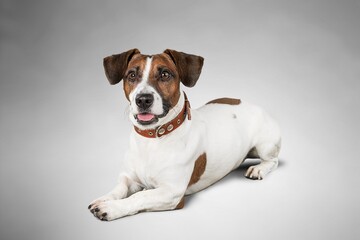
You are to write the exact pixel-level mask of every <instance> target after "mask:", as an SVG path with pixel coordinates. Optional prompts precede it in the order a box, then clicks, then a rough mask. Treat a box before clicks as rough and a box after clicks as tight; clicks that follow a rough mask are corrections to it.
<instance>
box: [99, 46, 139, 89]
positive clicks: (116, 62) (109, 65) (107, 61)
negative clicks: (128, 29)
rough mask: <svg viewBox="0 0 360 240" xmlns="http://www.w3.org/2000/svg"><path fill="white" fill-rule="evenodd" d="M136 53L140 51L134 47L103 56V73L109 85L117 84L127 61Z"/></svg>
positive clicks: (121, 77) (123, 72)
mask: <svg viewBox="0 0 360 240" xmlns="http://www.w3.org/2000/svg"><path fill="white" fill-rule="evenodd" d="M137 53H140V51H139V50H138V49H136V48H134V49H131V50H129V51H126V52H123V53H120V54H116V55H112V56H108V57H106V58H104V68H105V74H106V77H107V79H108V80H109V82H110V84H111V85H114V84H117V83H119V82H120V81H121V79H123V77H124V74H125V71H126V68H127V66H128V63H129V62H130V60H131V58H132V57H133V56H134V55H135V54H137Z"/></svg>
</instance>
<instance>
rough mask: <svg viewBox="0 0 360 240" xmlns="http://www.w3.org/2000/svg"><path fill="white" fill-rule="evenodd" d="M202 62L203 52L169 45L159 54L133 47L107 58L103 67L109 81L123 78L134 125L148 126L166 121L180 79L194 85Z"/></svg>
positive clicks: (174, 101)
mask: <svg viewBox="0 0 360 240" xmlns="http://www.w3.org/2000/svg"><path fill="white" fill-rule="evenodd" d="M203 62H204V59H203V58H202V57H200V56H195V55H192V54H187V53H183V52H177V51H175V50H170V49H167V50H165V51H164V52H163V53H161V54H156V55H143V54H141V53H140V51H139V50H138V49H131V50H129V51H127V52H123V53H121V54H116V55H112V56H109V57H106V58H104V68H105V73H106V77H107V78H108V80H109V82H110V84H117V83H119V82H120V81H121V80H123V86H124V92H125V96H126V98H127V99H128V100H129V102H130V119H131V121H132V122H133V123H134V125H135V126H137V127H140V128H142V129H147V128H154V127H156V126H157V125H161V124H163V123H164V120H165V119H166V116H167V115H168V113H169V111H171V109H172V108H174V106H175V105H176V104H177V103H178V102H179V99H180V96H181V92H180V82H181V83H183V84H184V85H185V86H187V87H193V86H195V84H196V82H197V80H198V78H199V76H200V73H201V68H202V65H203Z"/></svg>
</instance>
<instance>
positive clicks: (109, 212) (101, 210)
mask: <svg viewBox="0 0 360 240" xmlns="http://www.w3.org/2000/svg"><path fill="white" fill-rule="evenodd" d="M112 205H113V204H112V201H101V202H99V201H98V202H97V203H95V204H93V205H91V207H90V208H89V209H90V212H91V213H92V214H94V216H95V217H97V218H98V219H99V220H101V221H111V220H114V219H115V218H116V217H115V215H114V206H112Z"/></svg>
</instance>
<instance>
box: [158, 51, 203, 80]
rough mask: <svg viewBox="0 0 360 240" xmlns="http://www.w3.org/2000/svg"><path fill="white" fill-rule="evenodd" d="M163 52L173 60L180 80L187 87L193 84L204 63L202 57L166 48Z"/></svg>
mask: <svg viewBox="0 0 360 240" xmlns="http://www.w3.org/2000/svg"><path fill="white" fill-rule="evenodd" d="M164 53H166V54H168V55H169V56H170V57H171V59H172V60H173V61H174V63H175V65H176V67H177V70H178V73H179V75H180V80H181V82H182V83H183V84H184V85H185V86H187V87H193V86H195V84H196V82H197V80H198V79H199V76H200V73H201V69H202V66H203V64H204V58H203V57H200V56H196V55H192V54H187V53H183V52H177V51H175V50H171V49H166V50H165V51H164Z"/></svg>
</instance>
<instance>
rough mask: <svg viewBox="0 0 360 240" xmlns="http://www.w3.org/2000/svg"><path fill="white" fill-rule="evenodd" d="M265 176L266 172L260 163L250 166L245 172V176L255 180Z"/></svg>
mask: <svg viewBox="0 0 360 240" xmlns="http://www.w3.org/2000/svg"><path fill="white" fill-rule="evenodd" d="M264 176H265V174H264V172H263V170H262V168H261V167H260V166H259V165H256V166H251V167H249V168H248V170H247V171H246V173H245V177H247V178H250V179H254V180H262V179H263V178H264Z"/></svg>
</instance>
